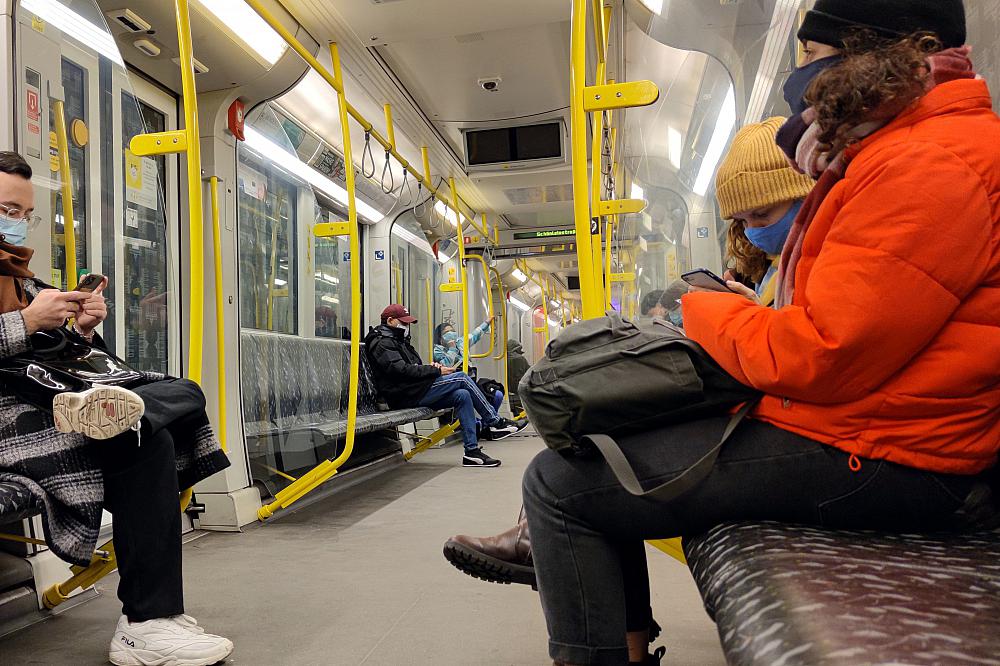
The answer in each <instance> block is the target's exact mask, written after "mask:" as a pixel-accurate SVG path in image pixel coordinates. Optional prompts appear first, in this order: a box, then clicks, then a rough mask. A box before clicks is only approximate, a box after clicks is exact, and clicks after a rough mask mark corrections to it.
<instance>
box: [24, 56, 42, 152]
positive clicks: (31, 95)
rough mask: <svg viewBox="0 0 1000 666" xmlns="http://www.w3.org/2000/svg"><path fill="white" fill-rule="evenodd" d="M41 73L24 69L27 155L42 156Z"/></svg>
mask: <svg viewBox="0 0 1000 666" xmlns="http://www.w3.org/2000/svg"><path fill="white" fill-rule="evenodd" d="M41 85H42V75H41V74H39V73H38V72H36V71H35V70H33V69H27V68H25V70H24V123H25V126H24V134H25V136H24V143H25V151H24V152H25V153H26V154H27V155H28V157H34V158H35V159H41V157H42V97H41Z"/></svg>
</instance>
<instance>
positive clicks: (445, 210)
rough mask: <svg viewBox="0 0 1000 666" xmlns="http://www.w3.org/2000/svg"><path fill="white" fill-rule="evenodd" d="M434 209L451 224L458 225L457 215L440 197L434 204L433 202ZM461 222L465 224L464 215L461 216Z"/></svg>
mask: <svg viewBox="0 0 1000 666" xmlns="http://www.w3.org/2000/svg"><path fill="white" fill-rule="evenodd" d="M434 210H436V211H437V214H438V215H440V216H441V217H443V218H444V219H446V220H448V221H449V222H451V226H453V227H457V226H458V216H457V215H456V214H455V211H453V210H452V209H451V207H450V206H446V205H445V204H444V202H443V201H441V200H440V199H439V200H438V202H437V203H436V204H434ZM462 224H465V216H464V215H463V216H462Z"/></svg>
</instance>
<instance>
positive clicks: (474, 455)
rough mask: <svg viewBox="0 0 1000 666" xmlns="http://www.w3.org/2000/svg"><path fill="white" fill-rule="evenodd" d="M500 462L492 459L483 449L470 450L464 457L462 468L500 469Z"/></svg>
mask: <svg viewBox="0 0 1000 666" xmlns="http://www.w3.org/2000/svg"><path fill="white" fill-rule="evenodd" d="M499 466H500V461H499V460H497V459H496V458H490V457H489V456H488V455H486V453H485V452H484V451H483V450H482V449H468V450H466V452H465V455H463V456H462V467H499Z"/></svg>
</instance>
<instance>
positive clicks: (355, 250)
mask: <svg viewBox="0 0 1000 666" xmlns="http://www.w3.org/2000/svg"><path fill="white" fill-rule="evenodd" d="M247 1H248V2H251V0H247ZM310 57H311V56H310ZM330 57H331V59H332V61H333V74H332V75H331V74H330V73H329V72H327V71H326V70H325V69H323V68H322V66H321V65H320V64H319V63H318V62H316V63H315V66H316V67H319V68H320V69H319V70H318V71H319V73H320V74H321V75H322V76H323V78H325V79H327V81H329V82H330V84H331V85H332V86H333V88H334V90H336V91H337V108H338V110H339V111H340V129H341V133H342V136H343V141H344V161H345V162H346V163H347V164H353V160H354V158H353V152H352V150H351V127H350V124H349V122H350V121H349V117H348V105H347V100H346V98H345V97H344V92H343V90H344V79H343V72H342V71H341V68H340V52H339V50H338V49H337V44H336V43H335V42H330ZM313 61H315V58H313ZM346 176H347V182H346V183H345V184H346V186H347V211H348V232H349V233H348V249H349V251H350V253H351V254H350V256H351V261H350V266H351V362H350V374H349V375H348V376H349V378H350V379H349V381H348V389H347V390H348V391H349V393H348V397H347V433H346V440H345V443H344V450H343V451H342V452H341V453H340V455H339V456H337V457H336V458H335V459H333V460H324V461H323V462H321V463H320V464H319V465H317V466H316V467H314V468H313V469H312V470H310V471H309V472H306V473H305V474H303V475H302V476H300V477H299V478H298V479H296V480H295V481H293V482H292V483H290V484H289V485H288V486H286V487H285V488H283V489H282V490H280V491H278V492H277V493H276V494H275V496H274V501H273V502H271V503H270V504H266V505H264V506H262V507H261V508H260V509H259V510H258V511H257V517H258V518H260V519H261V520H266V519H268V518H270V517H271V516H272V515H274V512H275V511H276V510H278V509H284V508H287V507H288V506H290V505H291V504H292V503H294V502H296V501H297V500H298V499H299V498H301V497H303V496H304V495H306V494H307V493H309V492H311V491H312V490H313V489H315V488H317V487H318V486H320V485H322V484H323V483H326V481H328V480H329V479H330V477H332V476H333V475H334V474H336V473H337V470H338V469H339V468H340V467H341V466H342V465H343V464H344V463H345V462H347V460H348V459H349V458H350V457H351V454H352V453H353V452H354V440H355V437H356V434H357V433H356V432H355V429H356V426H357V421H358V380H359V377H358V375H359V373H360V369H361V249H360V241H359V233H360V232H359V230H358V206H357V198H356V197H355V178H354V169H350V168H349V169H347V173H346Z"/></svg>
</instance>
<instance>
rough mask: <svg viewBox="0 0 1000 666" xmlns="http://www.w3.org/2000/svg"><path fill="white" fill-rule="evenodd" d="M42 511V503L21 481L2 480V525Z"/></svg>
mask: <svg viewBox="0 0 1000 666" xmlns="http://www.w3.org/2000/svg"><path fill="white" fill-rule="evenodd" d="M41 511H42V504H41V502H39V501H38V500H37V499H35V496H34V495H32V494H31V493H29V492H28V489H27V488H25V487H24V486H22V485H21V484H19V483H13V482H10V481H0V525H3V524H6V523H12V522H14V521H16V520H22V519H24V518H30V517H31V516H34V515H36V514H38V513H41Z"/></svg>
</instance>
